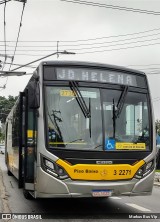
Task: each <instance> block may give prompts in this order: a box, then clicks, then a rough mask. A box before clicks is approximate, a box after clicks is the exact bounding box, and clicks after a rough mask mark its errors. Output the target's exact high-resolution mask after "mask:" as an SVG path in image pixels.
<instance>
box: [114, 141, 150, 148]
mask: <svg viewBox="0 0 160 222" xmlns="http://www.w3.org/2000/svg"><path fill="white" fill-rule="evenodd" d="M145 149H146V144H145V143H119V142H118V143H116V150H145Z"/></svg>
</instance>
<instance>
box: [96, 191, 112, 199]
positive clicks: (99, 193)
mask: <svg viewBox="0 0 160 222" xmlns="http://www.w3.org/2000/svg"><path fill="white" fill-rule="evenodd" d="M111 195H112V191H111V190H93V191H92V196H93V197H110V196H111Z"/></svg>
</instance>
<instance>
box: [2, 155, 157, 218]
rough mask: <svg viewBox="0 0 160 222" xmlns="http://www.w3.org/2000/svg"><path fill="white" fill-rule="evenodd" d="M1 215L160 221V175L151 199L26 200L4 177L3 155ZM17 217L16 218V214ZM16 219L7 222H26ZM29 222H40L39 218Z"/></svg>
mask: <svg viewBox="0 0 160 222" xmlns="http://www.w3.org/2000/svg"><path fill="white" fill-rule="evenodd" d="M0 212H2V213H14V214H16V213H17V214H20V213H23V216H25V215H26V214H27V213H28V214H33V215H34V214H36V215H37V214H40V215H42V217H43V215H44V218H45V217H47V218H48V219H47V218H46V219H43V220H42V221H43V222H44V221H45V222H48V221H49V222H50V221H58V222H62V221H69V222H70V221H71V222H75V221H78V222H81V221H85V222H86V221H87V222H88V221H100V222H101V221H107V222H112V221H114V222H121V221H124V219H125V221H126V222H128V221H140V219H142V218H140V217H143V219H142V220H143V221H153V220H155V221H160V173H156V176H155V186H154V188H153V193H152V195H151V196H144V197H143V196H138V197H110V198H108V199H106V198H104V199H93V198H92V199H91V198H90V199H89V198H84V199H81V198H79V199H36V200H26V199H25V198H24V196H23V190H22V189H18V183H17V180H16V179H15V178H14V177H9V176H8V175H7V171H6V166H5V163H4V155H0ZM157 213H159V219H155V218H154V217H156V216H157ZM16 216H17V217H18V215H16ZM16 216H15V217H14V219H12V220H9V221H11V222H12V221H13V222H14V221H27V220H26V219H25V218H24V219H23V218H22V215H19V219H18V218H16ZM129 217H130V218H129ZM131 217H132V218H131ZM138 217H139V218H138ZM146 217H150V218H146ZM152 217H153V218H152ZM49 218H50V219H49ZM51 218H52V219H51ZM133 218H134V219H133ZM131 219H132V220H131ZM3 221H7V220H3ZM29 221H30V222H32V221H40V218H39V219H37V220H35V219H34V220H33V219H31V220H29Z"/></svg>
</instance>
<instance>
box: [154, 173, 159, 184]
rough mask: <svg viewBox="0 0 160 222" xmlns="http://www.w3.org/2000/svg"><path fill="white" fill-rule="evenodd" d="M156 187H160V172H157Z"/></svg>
mask: <svg viewBox="0 0 160 222" xmlns="http://www.w3.org/2000/svg"><path fill="white" fill-rule="evenodd" d="M154 185H155V186H160V173H159V172H155V177H154Z"/></svg>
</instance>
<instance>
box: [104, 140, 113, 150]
mask: <svg viewBox="0 0 160 222" xmlns="http://www.w3.org/2000/svg"><path fill="white" fill-rule="evenodd" d="M105 150H115V140H114V139H106V140H105Z"/></svg>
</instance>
